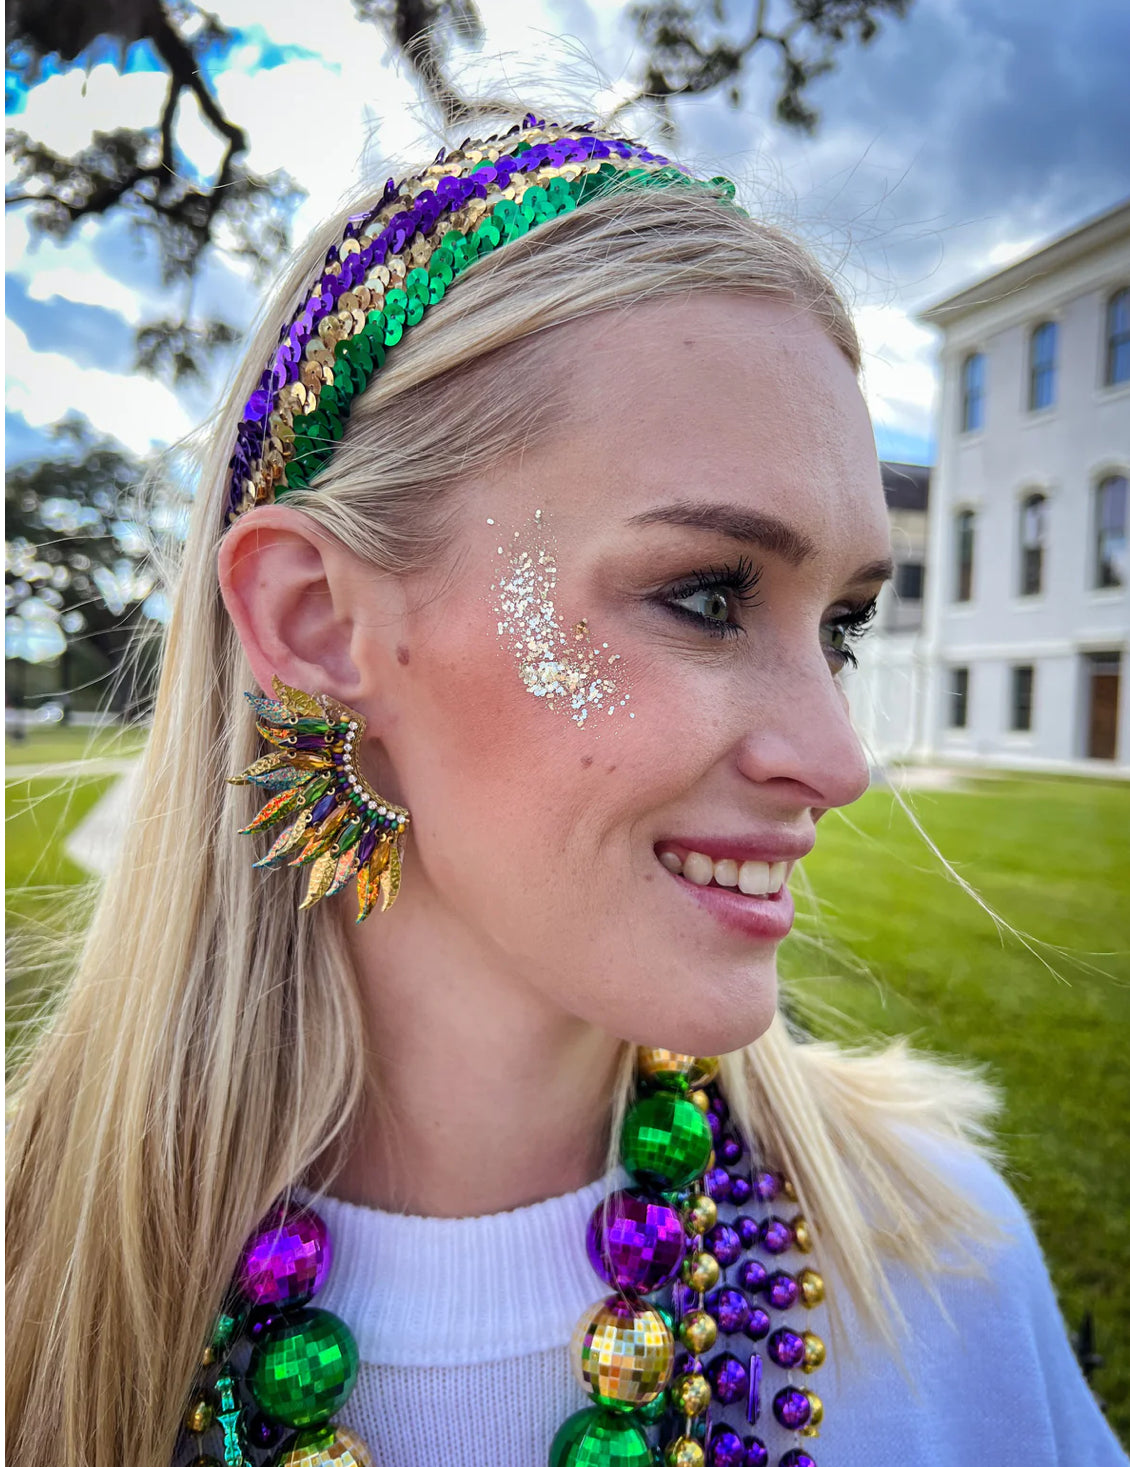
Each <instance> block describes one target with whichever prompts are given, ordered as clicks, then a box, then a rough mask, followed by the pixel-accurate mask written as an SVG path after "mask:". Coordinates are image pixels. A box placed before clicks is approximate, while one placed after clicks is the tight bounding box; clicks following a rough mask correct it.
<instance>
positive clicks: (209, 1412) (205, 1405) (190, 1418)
mask: <svg viewBox="0 0 1130 1467" xmlns="http://www.w3.org/2000/svg"><path fill="white" fill-rule="evenodd" d="M215 1419H216V1413H215V1411H214V1410H213V1408H212V1403H211V1401H209V1400H208V1398H207V1397H206V1396H200V1397H198V1398H197V1399H196V1400H195V1401H193V1402H192V1404H191V1405H190V1406H189V1408H188V1410H187V1411H186V1412H185V1413H184V1424H185V1427H186V1428H187V1430H189V1431H191V1432H192V1433H193V1435H195V1436H199V1435H200V1433H201V1432H203V1431H207V1430H208V1428H209V1427H210V1426H211V1425H212V1422H213V1421H215Z"/></svg>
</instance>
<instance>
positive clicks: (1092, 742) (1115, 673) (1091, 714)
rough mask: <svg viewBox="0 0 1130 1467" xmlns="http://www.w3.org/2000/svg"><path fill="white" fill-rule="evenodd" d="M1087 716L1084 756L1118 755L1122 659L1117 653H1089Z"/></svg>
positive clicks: (1092, 757) (1114, 757) (1114, 756)
mask: <svg viewBox="0 0 1130 1467" xmlns="http://www.w3.org/2000/svg"><path fill="white" fill-rule="evenodd" d="M1087 662H1088V664H1089V668H1090V674H1091V679H1090V680H1091V689H1090V707H1089V709H1088V718H1087V758H1088V759H1116V758H1117V757H1118V692H1119V686H1118V685H1119V680H1120V674H1121V671H1122V668H1121V663H1122V658H1121V655H1120V654H1119V653H1118V652H1092V653H1091V655H1090V656H1089V657H1088V658H1087Z"/></svg>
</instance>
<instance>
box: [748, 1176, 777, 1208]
mask: <svg viewBox="0 0 1130 1467" xmlns="http://www.w3.org/2000/svg"><path fill="white" fill-rule="evenodd" d="M754 1189H755V1191H756V1192H757V1195H758V1196H759V1197H760V1198H761V1200H762V1202H772V1201H774V1199H775V1198H776V1196H777V1194H778V1192H780V1190H781V1184H780V1182H779V1181H778V1180H777V1177H776V1175H775V1173H773V1172H758V1174H757V1181H756V1182H755V1183H754Z"/></svg>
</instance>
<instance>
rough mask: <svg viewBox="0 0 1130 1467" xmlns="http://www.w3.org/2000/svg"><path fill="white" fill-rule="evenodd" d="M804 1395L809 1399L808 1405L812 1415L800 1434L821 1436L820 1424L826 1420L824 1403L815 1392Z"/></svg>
mask: <svg viewBox="0 0 1130 1467" xmlns="http://www.w3.org/2000/svg"><path fill="white" fill-rule="evenodd" d="M804 1394H805V1395H806V1396H807V1397H808V1404H809V1407H810V1409H811V1412H812V1414H811V1415H810V1416H809V1418H808V1421H807V1423H806V1424H805V1425H804V1426H802V1427H801V1429H800V1434H801V1436H819V1435H820V1423H821V1422H822V1421H823V1420H824V1402H823V1401H822V1400H821V1399H820V1397H819V1396H818V1395H817V1394H816V1392H815V1391H805V1393H804Z"/></svg>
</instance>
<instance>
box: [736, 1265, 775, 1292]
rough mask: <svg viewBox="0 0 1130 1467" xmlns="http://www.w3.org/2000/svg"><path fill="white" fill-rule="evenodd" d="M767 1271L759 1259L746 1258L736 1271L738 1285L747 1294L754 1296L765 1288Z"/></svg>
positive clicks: (767, 1276)
mask: <svg viewBox="0 0 1130 1467" xmlns="http://www.w3.org/2000/svg"><path fill="white" fill-rule="evenodd" d="M768 1278H769V1270H768V1269H767V1268H766V1267H765V1265H764V1264H763V1263H762V1262H761V1260H760V1259H759V1258H747V1259H746V1261H745V1262H744V1263H743V1264H742V1266H741V1268H739V1269H738V1283H739V1284H740V1286H741V1287H742V1288H743V1289H744V1290H745V1291H746V1293H747V1294H756V1293H758V1292H759V1291H760V1290H761V1289H763V1288H764V1287H765V1283H766V1280H767V1279H768Z"/></svg>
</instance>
